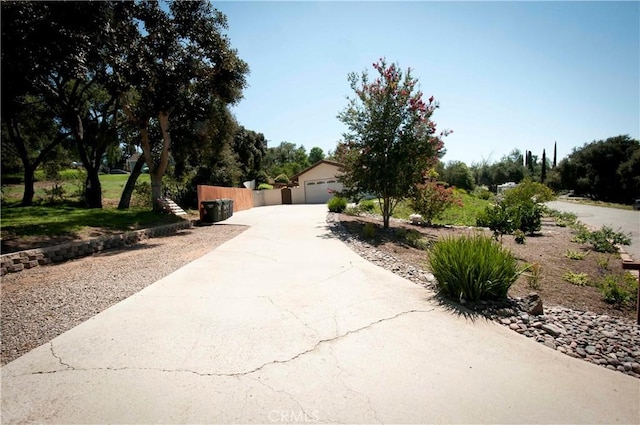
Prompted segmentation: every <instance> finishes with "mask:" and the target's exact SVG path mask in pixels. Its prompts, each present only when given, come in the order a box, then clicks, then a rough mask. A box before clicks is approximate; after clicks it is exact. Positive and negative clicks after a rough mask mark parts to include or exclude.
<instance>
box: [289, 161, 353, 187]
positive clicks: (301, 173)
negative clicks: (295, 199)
mask: <svg viewBox="0 0 640 425" xmlns="http://www.w3.org/2000/svg"><path fill="white" fill-rule="evenodd" d="M321 164H328V165H333V166H334V167H338V168H342V167H343V165H342V164H341V163H339V162H336V161H330V160H328V159H321V160H320V161H318V162H316V163H315V164H313V165H312V166H310V167H307V168H305V169H304V170H302V171H300V172H299V173H298V174H295V175H293V176H291V181H292V182H295V181H298V177H300V176H301V175H303V174H304V173H307V172H309V171H311V170H313V169H314V168H316V167H317V166H318V165H321Z"/></svg>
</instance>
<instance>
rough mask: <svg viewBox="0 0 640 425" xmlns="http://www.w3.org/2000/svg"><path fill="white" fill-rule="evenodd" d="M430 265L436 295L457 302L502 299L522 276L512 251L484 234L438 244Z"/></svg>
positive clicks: (432, 254)
mask: <svg viewBox="0 0 640 425" xmlns="http://www.w3.org/2000/svg"><path fill="white" fill-rule="evenodd" d="M429 263H430V266H431V272H432V273H433V275H434V276H435V278H436V280H437V281H438V291H439V293H441V294H442V295H444V296H445V297H447V298H450V299H453V300H456V301H457V300H460V301H463V300H464V301H478V300H483V299H497V298H505V297H506V296H507V292H508V291H509V288H510V287H511V285H512V284H513V283H514V282H515V281H516V279H517V278H518V276H519V275H520V274H521V273H522V270H521V269H520V268H519V266H518V261H517V260H516V258H515V257H514V256H513V254H512V253H511V251H509V250H508V249H506V248H504V247H503V246H502V245H500V244H499V243H498V242H496V241H494V240H493V239H492V238H490V237H487V236H484V235H473V236H460V237H448V238H444V239H442V240H440V241H438V242H437V243H436V244H435V245H434V246H433V248H431V251H430V252H429Z"/></svg>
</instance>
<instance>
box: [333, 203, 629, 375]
mask: <svg viewBox="0 0 640 425" xmlns="http://www.w3.org/2000/svg"><path fill="white" fill-rule="evenodd" d="M327 222H328V223H329V225H330V226H331V230H332V232H333V233H334V234H335V235H336V236H337V237H338V238H339V239H340V240H342V241H343V242H344V243H346V244H347V245H348V246H349V247H350V248H351V249H353V250H354V251H355V252H356V253H357V254H359V255H360V256H361V257H363V258H365V259H366V260H368V261H371V262H372V263H374V264H376V265H378V266H380V267H384V268H386V269H388V270H390V271H392V272H393V273H395V274H397V275H400V276H402V277H404V278H406V279H408V280H410V281H412V282H414V283H417V284H419V285H423V286H425V287H426V288H427V289H429V290H431V291H433V295H434V296H435V295H436V290H437V288H436V284H437V282H436V280H435V278H434V277H433V275H432V274H431V273H429V272H428V271H424V270H421V269H418V268H416V267H414V266H412V265H409V264H406V263H403V262H402V261H400V260H399V259H398V258H396V257H394V256H393V255H391V254H389V253H386V252H383V251H380V250H378V249H376V248H375V247H374V246H373V245H371V244H368V243H367V242H364V241H362V240H360V239H358V238H357V237H355V236H353V235H352V234H351V233H349V232H348V231H347V230H346V229H345V228H344V226H342V224H341V223H340V221H339V218H338V216H337V215H335V214H329V216H328V217H327ZM528 298H529V297H523V298H520V297H518V298H509V299H507V300H504V301H501V302H486V301H483V302H479V303H474V304H466V305H465V306H464V307H462V306H460V305H458V304H456V303H452V302H449V301H445V300H441V302H442V304H443V305H445V306H446V307H448V308H450V309H451V310H452V311H455V312H457V313H458V314H465V315H469V316H470V317H472V318H473V317H474V316H475V317H478V316H479V317H485V318H487V319H490V320H494V321H495V322H496V323H499V324H501V325H503V326H506V327H508V328H509V329H511V330H513V331H514V332H517V333H519V334H521V335H523V336H525V337H528V338H532V339H535V340H536V341H537V342H539V343H541V344H543V345H545V346H546V347H548V348H549V349H552V350H557V351H559V352H561V353H563V354H566V355H568V356H571V357H575V358H579V359H583V360H585V361H588V362H591V363H594V364H597V365H600V366H602V367H606V368H607V369H611V370H615V371H618V372H621V373H625V374H627V375H630V376H633V377H635V378H640V325H638V324H636V323H635V322H634V321H631V320H628V319H625V318H622V317H610V316H608V315H600V314H595V313H592V312H585V311H580V310H573V309H569V308H565V307H562V306H550V305H545V306H544V312H543V314H541V315H534V314H532V313H531V311H530V308H529V307H530V306H531V304H530V299H528ZM534 298H535V299H537V298H539V297H536V296H534Z"/></svg>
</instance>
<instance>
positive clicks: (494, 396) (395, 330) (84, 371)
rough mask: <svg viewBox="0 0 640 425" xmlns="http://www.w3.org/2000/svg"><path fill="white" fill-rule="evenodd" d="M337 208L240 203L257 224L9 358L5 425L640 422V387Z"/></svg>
mask: <svg viewBox="0 0 640 425" xmlns="http://www.w3.org/2000/svg"><path fill="white" fill-rule="evenodd" d="M325 216H326V210H325V207H324V206H315V205H299V206H295V205H294V206H291V205H287V206H277V207H262V208H255V209H252V210H249V211H243V212H240V213H236V214H235V215H234V216H233V218H232V219H230V221H231V222H233V223H238V224H249V225H251V226H252V227H251V228H250V229H248V230H247V231H246V232H244V233H242V234H241V235H239V236H237V237H236V238H234V239H232V240H231V241H229V242H227V243H225V244H224V245H222V246H220V247H219V248H218V249H216V250H214V251H212V252H210V253H209V254H207V255H205V256H203V257H201V258H200V259H198V260H197V261H194V262H193V263H190V264H189V265H187V266H185V267H183V268H182V269H180V270H178V271H176V272H175V273H173V274H171V275H169V276H167V277H166V278H164V279H162V280H160V281H158V282H156V283H155V284H153V285H151V286H149V287H147V288H146V289H144V290H142V291H140V292H139V293H138V294H136V295H134V296H132V297H130V298H128V299H126V300H124V301H122V302H121V303H119V304H117V305H115V306H113V307H111V308H109V309H108V310H106V311H104V312H102V313H100V314H98V315H97V316H95V317H94V318H92V319H91V320H88V321H87V322H85V323H83V324H81V325H80V326H78V327H76V328H74V329H72V330H70V331H68V332H66V333H64V334H62V335H60V336H59V337H57V338H55V339H54V340H53V341H51V343H49V344H45V345H43V346H41V347H39V348H36V349H35V350H33V351H31V352H30V353H28V354H26V355H24V356H23V357H21V358H19V359H17V360H15V361H13V362H11V363H9V364H7V365H6V366H4V367H3V368H2V423H3V424H5V423H30V422H38V423H152V422H160V423H638V422H639V421H640V406H639V404H638V400H640V380H638V379H634V378H632V377H630V376H627V375H624V374H621V373H617V372H612V371H610V370H607V369H604V368H601V367H598V366H595V365H592V364H589V363H586V362H583V361H580V360H576V359H573V358H570V357H567V356H564V355H562V354H559V353H557V352H555V351H553V350H551V349H548V348H546V347H544V346H543V345H541V344H537V343H535V342H533V341H531V340H529V339H527V338H525V337H522V336H520V335H518V334H516V333H515V332H511V331H509V330H507V329H506V328H504V327H501V326H499V325H495V324H493V323H491V322H487V321H484V320H481V319H478V320H475V321H473V320H471V319H469V318H465V317H464V316H461V315H459V314H457V313H455V312H454V311H451V310H447V309H445V308H443V307H441V306H439V305H438V303H437V302H435V301H434V300H433V299H432V293H430V292H428V291H427V290H425V289H424V288H422V287H420V286H417V285H415V284H413V283H411V282H409V281H406V280H404V279H402V278H400V277H397V276H395V275H394V274H392V273H390V272H388V271H386V270H383V269H381V268H378V267H376V266H374V265H372V264H370V263H368V262H366V261H364V260H362V259H361V258H360V257H359V256H358V255H356V254H355V253H353V252H352V251H351V250H350V249H349V248H347V247H346V246H345V245H343V244H342V243H341V242H340V241H338V240H336V239H334V238H333V237H332V236H331V234H330V232H329V231H328V230H327V228H326V225H325ZM166 255H171V253H170V252H167V253H166ZM132 267H135V265H132Z"/></svg>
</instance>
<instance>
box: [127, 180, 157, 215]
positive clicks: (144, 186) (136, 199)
mask: <svg viewBox="0 0 640 425" xmlns="http://www.w3.org/2000/svg"><path fill="white" fill-rule="evenodd" d="M130 206H131V207H135V208H149V209H151V208H152V206H153V204H152V203H151V184H150V183H149V182H138V183H136V185H135V187H134V189H133V193H132V194H131V202H130Z"/></svg>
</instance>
